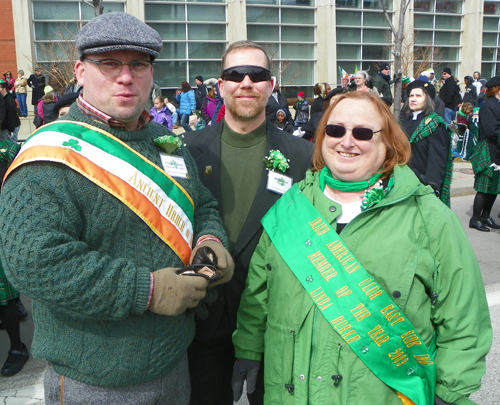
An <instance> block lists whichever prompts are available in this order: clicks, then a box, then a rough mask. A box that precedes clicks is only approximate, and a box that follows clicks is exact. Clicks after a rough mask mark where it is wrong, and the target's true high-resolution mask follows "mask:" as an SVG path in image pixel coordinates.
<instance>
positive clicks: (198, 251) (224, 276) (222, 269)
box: [189, 240, 234, 288]
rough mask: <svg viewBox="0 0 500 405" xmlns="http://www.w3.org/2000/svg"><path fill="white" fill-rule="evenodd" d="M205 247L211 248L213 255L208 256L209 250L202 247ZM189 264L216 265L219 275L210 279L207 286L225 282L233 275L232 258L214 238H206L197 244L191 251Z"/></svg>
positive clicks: (210, 286)
mask: <svg viewBox="0 0 500 405" xmlns="http://www.w3.org/2000/svg"><path fill="white" fill-rule="evenodd" d="M205 247H208V248H210V249H212V251H213V254H215V257H210V256H211V255H212V253H208V252H209V251H207V250H206V249H204V248H205ZM189 264H214V265H215V266H217V270H218V271H219V276H218V277H217V278H216V279H215V280H213V281H210V284H209V288H212V287H215V286H216V285H219V284H223V283H227V282H228V281H229V280H231V278H232V277H233V272H234V261H233V258H232V257H231V255H230V254H229V252H228V251H227V249H226V248H225V247H224V246H223V245H222V244H221V243H219V242H216V241H214V240H206V241H204V242H201V243H200V244H199V245H197V246H196V247H195V248H194V249H193V251H192V252H191V257H190V258H189ZM196 278H197V277H196Z"/></svg>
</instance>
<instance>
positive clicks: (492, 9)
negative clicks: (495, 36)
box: [484, 1, 500, 15]
mask: <svg viewBox="0 0 500 405" xmlns="http://www.w3.org/2000/svg"><path fill="white" fill-rule="evenodd" d="M499 10H500V1H492V2H489V1H485V2H484V14H494V15H498V14H499Z"/></svg>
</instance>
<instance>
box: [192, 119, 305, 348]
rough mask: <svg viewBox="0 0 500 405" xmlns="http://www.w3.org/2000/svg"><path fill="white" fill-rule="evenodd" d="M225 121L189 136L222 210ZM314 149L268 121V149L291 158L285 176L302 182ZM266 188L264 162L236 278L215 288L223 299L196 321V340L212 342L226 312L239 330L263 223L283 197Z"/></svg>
mask: <svg viewBox="0 0 500 405" xmlns="http://www.w3.org/2000/svg"><path fill="white" fill-rule="evenodd" d="M224 122H225V121H224V120H222V121H220V122H218V123H217V124H215V125H213V126H211V127H208V128H205V129H203V130H201V131H194V132H189V133H187V134H186V135H185V142H186V145H187V148H188V150H189V152H190V153H191V155H192V156H193V158H194V161H195V162H196V165H197V167H198V171H199V175H200V179H201V181H202V182H203V184H204V185H205V186H206V187H207V188H208V189H209V190H210V191H211V192H212V194H213V196H214V197H215V198H216V199H217V201H218V202H219V207H220V206H221V184H220V179H221V164H220V151H221V141H220V134H221V132H222V128H223V125H224ZM312 146H313V145H312V144H311V143H310V142H307V141H305V140H303V139H301V138H297V137H295V136H293V135H290V134H288V133H286V132H284V131H280V130H279V129H277V128H275V127H274V126H273V125H272V124H271V123H270V122H269V121H267V145H266V150H267V151H270V150H273V149H274V150H280V151H281V152H282V153H283V154H284V155H285V156H286V157H287V158H288V159H290V168H289V169H288V170H287V171H286V173H285V174H286V175H287V176H290V177H292V179H293V182H294V183H296V182H298V181H300V180H302V179H303V178H304V175H305V172H306V171H307V169H309V168H310V166H311V157H312ZM262 159H264V156H262ZM266 186H267V170H266V169H265V165H264V162H262V173H261V178H260V183H259V187H258V189H257V194H256V196H255V199H254V201H253V204H252V207H251V208H250V212H249V213H248V216H247V218H246V221H245V224H244V225H243V229H242V230H241V234H240V236H239V238H238V240H237V241H236V243H235V246H234V249H233V251H232V252H231V254H232V256H233V258H234V262H235V271H234V275H233V278H232V280H231V281H229V282H228V283H226V284H223V285H219V286H217V287H215V288H217V290H218V294H219V297H218V299H217V301H216V302H215V303H213V304H212V305H210V307H209V316H208V318H207V319H206V320H200V319H196V337H195V339H196V340H200V341H208V340H210V338H211V337H212V336H213V335H214V334H215V332H216V331H217V329H218V326H219V324H220V321H221V318H222V315H223V314H224V313H225V311H226V310H227V313H228V314H229V323H230V330H229V329H228V331H227V333H231V332H232V331H233V330H235V329H236V314H237V311H238V307H239V305H240V298H241V294H242V292H243V289H244V288H245V280H246V278H247V274H248V265H249V263H250V259H251V257H252V254H253V251H254V250H255V248H256V246H257V243H258V242H259V239H260V236H261V234H262V230H263V228H262V224H261V223H260V220H261V219H262V217H263V216H264V214H265V213H266V212H267V211H268V210H269V209H270V208H271V207H272V205H273V204H274V203H275V202H276V201H277V200H278V198H279V197H280V196H281V195H280V194H277V193H275V192H273V191H269V190H267V188H266Z"/></svg>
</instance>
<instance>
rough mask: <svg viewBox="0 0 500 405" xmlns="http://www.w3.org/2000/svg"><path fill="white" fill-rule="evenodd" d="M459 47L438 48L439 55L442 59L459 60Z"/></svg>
mask: <svg viewBox="0 0 500 405" xmlns="http://www.w3.org/2000/svg"><path fill="white" fill-rule="evenodd" d="M458 51H459V50H458V48H444V47H441V48H439V50H438V57H439V58H440V59H442V60H458V54H459V52H458Z"/></svg>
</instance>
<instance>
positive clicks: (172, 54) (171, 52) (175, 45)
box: [158, 41, 186, 59]
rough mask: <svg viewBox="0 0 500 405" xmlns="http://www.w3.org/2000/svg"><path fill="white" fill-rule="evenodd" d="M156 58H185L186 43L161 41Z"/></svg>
mask: <svg viewBox="0 0 500 405" xmlns="http://www.w3.org/2000/svg"><path fill="white" fill-rule="evenodd" d="M158 59H186V43H185V42H176V41H168V42H163V49H162V50H161V53H160V56H159V57H158Z"/></svg>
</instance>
